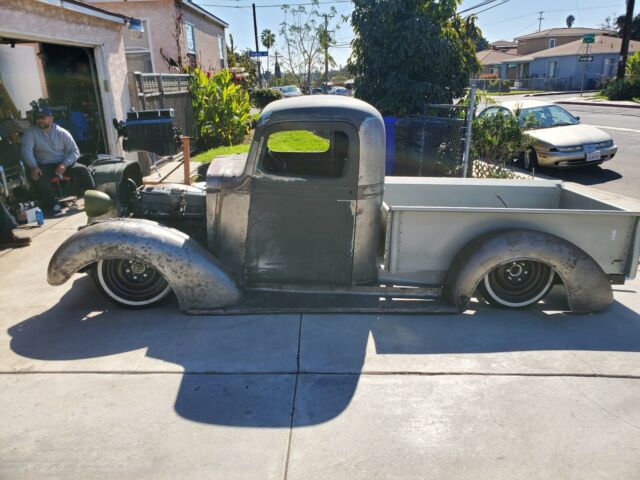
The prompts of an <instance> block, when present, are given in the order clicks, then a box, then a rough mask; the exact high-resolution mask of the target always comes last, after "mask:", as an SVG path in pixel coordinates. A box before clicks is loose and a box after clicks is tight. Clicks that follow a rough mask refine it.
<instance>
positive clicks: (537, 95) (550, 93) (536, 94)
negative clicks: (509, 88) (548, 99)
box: [523, 90, 598, 97]
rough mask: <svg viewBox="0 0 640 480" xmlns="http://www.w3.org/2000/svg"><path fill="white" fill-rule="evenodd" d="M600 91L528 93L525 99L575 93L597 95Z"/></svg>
mask: <svg viewBox="0 0 640 480" xmlns="http://www.w3.org/2000/svg"><path fill="white" fill-rule="evenodd" d="M595 92H598V90H583V91H582V92H580V90H568V91H557V92H542V93H526V94H524V95H523V97H545V96H551V95H565V94H574V93H595Z"/></svg>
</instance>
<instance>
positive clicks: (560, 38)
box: [514, 28, 617, 56]
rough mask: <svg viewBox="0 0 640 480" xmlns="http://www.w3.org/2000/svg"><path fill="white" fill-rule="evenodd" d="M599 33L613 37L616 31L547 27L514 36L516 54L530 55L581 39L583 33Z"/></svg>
mask: <svg viewBox="0 0 640 480" xmlns="http://www.w3.org/2000/svg"><path fill="white" fill-rule="evenodd" d="M590 34H593V35H601V36H610V37H615V36H616V35H617V33H616V32H614V31H612V30H603V29H600V28H549V29H547V30H542V31H540V32H534V33H529V34H527V35H523V36H521V37H516V38H515V39H514V41H515V42H516V43H517V45H518V46H517V54H518V55H523V56H524V55H531V54H532V53H536V52H541V51H542V50H548V49H550V48H555V47H559V46H561V45H565V44H567V43H571V42H575V41H576V40H582V37H584V36H585V35H590Z"/></svg>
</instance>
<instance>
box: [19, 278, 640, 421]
mask: <svg viewBox="0 0 640 480" xmlns="http://www.w3.org/2000/svg"><path fill="white" fill-rule="evenodd" d="M96 295H97V294H96V292H95V290H94V288H93V286H92V285H91V282H90V280H89V279H88V278H87V277H84V278H79V279H78V280H76V281H75V282H74V285H73V287H72V288H71V289H70V291H69V292H68V293H67V294H66V295H64V296H63V297H62V298H61V299H60V301H59V302H58V303H57V304H56V305H55V306H53V307H52V308H51V309H49V310H47V311H45V312H43V313H42V314H39V315H36V316H33V317H31V318H29V319H27V320H24V321H22V322H20V323H18V324H16V325H14V326H12V327H10V328H9V330H8V333H9V335H10V336H11V337H12V338H11V349H12V351H13V352H14V353H16V354H18V355H20V356H23V357H27V358H30V359H38V360H45V361H73V360H80V359H90V358H92V359H95V358H100V357H107V356H110V355H115V354H119V353H124V352H132V351H135V350H138V349H146V352H145V354H144V356H143V357H141V358H142V361H137V362H131V363H132V364H133V363H135V365H132V367H131V368H126V369H121V368H119V369H118V370H119V371H122V370H124V371H126V372H133V373H154V372H165V373H166V372H167V371H170V372H175V373H176V374H179V375H183V378H182V382H181V386H180V389H179V391H178V393H177V398H176V401H175V409H176V412H177V413H178V414H179V415H181V416H182V417H184V418H186V419H189V420H192V421H196V422H202V423H207V424H216V425H227V426H246V427H268V428H289V427H290V425H291V421H292V412H293V399H294V397H295V392H294V390H295V385H296V375H298V374H301V375H302V376H317V378H321V377H322V374H332V375H335V374H338V376H341V381H340V383H339V384H337V383H336V382H331V381H327V382H325V383H324V384H323V383H322V382H320V385H324V387H323V388H326V389H327V393H331V395H330V397H331V399H332V401H331V405H328V406H326V408H323V409H321V411H313V412H310V411H309V410H308V408H306V407H308V406H305V405H298V404H296V409H298V408H300V411H304V412H306V413H305V415H303V416H302V417H300V418H298V419H296V422H295V424H296V426H304V425H315V424H319V423H323V422H326V421H329V420H331V419H333V418H335V417H336V416H338V415H339V414H340V413H342V412H343V411H344V410H345V409H346V408H347V406H348V405H349V403H350V401H351V399H352V398H353V395H354V393H355V390H356V388H357V384H358V379H359V375H360V374H361V372H362V370H363V366H364V363H365V354H366V350H367V343H368V340H369V338H370V336H371V337H373V341H374V342H375V348H376V352H377V353H378V354H391V355H408V354H414V355H415V354H418V355H425V356H426V355H438V356H439V355H444V354H469V355H472V354H484V353H494V352H517V351H551V350H554V351H556V350H560V351H562V350H585V351H586V350H588V351H611V352H640V315H638V313H636V312H634V311H632V310H630V309H628V308H626V307H625V306H624V305H622V304H620V303H618V302H616V303H615V304H614V305H613V306H612V307H611V309H610V310H609V311H608V312H607V313H605V314H593V315H571V314H563V313H554V314H549V313H548V311H550V310H551V311H553V310H561V309H562V308H563V302H564V300H563V299H562V298H561V296H559V295H552V296H551V297H550V299H549V301H547V303H546V304H541V305H540V306H538V307H536V308H535V309H532V310H530V311H528V312H526V313H522V314H513V313H509V312H505V311H497V310H492V309H489V308H482V309H479V310H478V311H476V312H475V313H466V314H461V315H431V316H429V315H384V316H378V315H304V316H301V315H238V316H187V315H183V314H181V313H179V311H178V308H177V305H176V303H175V301H173V302H169V303H168V304H167V305H165V306H162V307H158V308H153V309H149V310H143V311H137V312H133V313H132V312H131V311H127V310H123V309H120V308H117V307H114V306H112V305H110V304H108V303H107V302H106V301H104V303H100V302H96ZM82 299H84V300H82ZM96 305H97V307H96ZM140 355H143V354H142V353H140ZM430 358H433V357H430ZM154 359H159V360H162V361H164V362H169V364H164V363H159V362H156V361H155V360H154ZM106 362H107V360H105V364H104V365H105V366H107V367H108V364H107V363H106ZM424 362H425V364H427V363H428V362H429V361H428V360H427V359H426V358H425V360H424ZM79 365H80V368H76V367H73V371H82V366H81V365H82V364H81V363H79ZM176 366H177V367H178V368H176ZM30 368H32V367H30ZM63 369H64V368H63ZM36 370H37V367H36ZM90 371H92V372H95V371H100V364H98V368H95V364H92V367H91V368H90ZM104 371H105V372H108V371H110V370H109V369H107V368H104ZM299 401H300V400H299ZM123 408H124V407H123ZM305 408H306V410H305Z"/></svg>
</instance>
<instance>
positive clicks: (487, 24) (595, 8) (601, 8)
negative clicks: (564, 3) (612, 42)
mask: <svg viewBox="0 0 640 480" xmlns="http://www.w3.org/2000/svg"><path fill="white" fill-rule="evenodd" d="M618 6H619V5H603V6H601V7H586V8H581V9H580V10H581V11H582V10H604V9H605V8H612V7H618ZM544 12H545V13H560V12H573V9H571V8H567V9H560V10H545V11H544ZM534 13H539V12H529V13H525V14H524V15H518V16H517V17H509V18H503V19H502V20H498V21H496V22H491V23H486V24H484V26H485V27H489V26H491V25H497V24H498V23H504V22H510V21H511V20H518V19H519V18H525V17H528V16H530V15H533V14H534Z"/></svg>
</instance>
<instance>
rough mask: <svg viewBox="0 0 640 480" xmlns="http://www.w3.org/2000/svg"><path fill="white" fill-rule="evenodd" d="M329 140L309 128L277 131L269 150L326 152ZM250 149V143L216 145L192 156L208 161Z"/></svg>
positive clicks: (270, 139) (271, 138) (194, 160)
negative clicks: (227, 145)
mask: <svg viewBox="0 0 640 480" xmlns="http://www.w3.org/2000/svg"><path fill="white" fill-rule="evenodd" d="M328 149H329V140H327V139H325V138H322V137H320V136H318V135H315V134H313V133H311V132H309V131H307V130H292V131H289V132H276V133H274V134H272V135H271V136H270V137H269V150H271V151H273V152H326V151H327V150H328ZM248 151H249V144H248V143H243V144H241V145H232V146H230V147H216V148H212V149H211V150H207V151H206V152H202V153H199V154H197V155H195V156H193V157H192V158H191V161H192V162H200V163H206V162H210V161H211V160H213V159H214V158H215V157H218V156H220V155H232V154H234V153H245V152H248Z"/></svg>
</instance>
